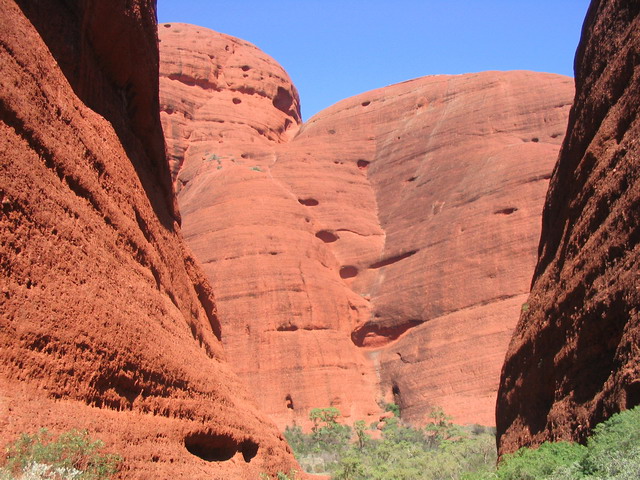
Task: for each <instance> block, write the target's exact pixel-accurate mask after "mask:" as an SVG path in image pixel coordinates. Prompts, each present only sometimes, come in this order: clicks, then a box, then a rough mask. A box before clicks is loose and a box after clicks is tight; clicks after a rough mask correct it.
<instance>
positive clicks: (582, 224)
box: [497, 0, 640, 453]
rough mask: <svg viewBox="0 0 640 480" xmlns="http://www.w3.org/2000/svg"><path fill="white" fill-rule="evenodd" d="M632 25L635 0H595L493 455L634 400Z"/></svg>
mask: <svg viewBox="0 0 640 480" xmlns="http://www.w3.org/2000/svg"><path fill="white" fill-rule="evenodd" d="M639 32H640V5H638V2H625V1H616V0H606V1H594V2H592V4H591V6H590V8H589V12H588V14H587V18H586V20H585V24H584V28H583V33H582V39H581V41H580V45H579V47H578V51H577V54H576V61H575V69H576V80H575V83H576V97H575V103H574V106H573V108H572V110H571V114H570V118H569V127H568V130H567V136H566V138H565V140H564V143H563V145H562V151H561V153H560V157H559V160H558V165H557V167H556V169H555V170H554V173H553V176H552V178H551V183H550V186H549V192H548V194H547V198H546V202H545V206H544V213H543V218H542V236H541V240H540V248H539V257H538V263H537V266H536V270H535V275H534V277H533V287H532V290H531V296H530V297H529V299H528V301H527V305H528V309H527V311H526V312H523V314H522V316H521V318H520V322H519V323H518V326H517V328H516V331H515V335H514V337H513V340H512V342H511V345H510V347H509V351H508V353H507V358H506V363H505V366H504V370H503V372H502V379H501V383H500V393H499V396H498V406H497V418H498V435H499V449H500V452H501V453H508V452H512V451H514V450H516V449H518V448H519V447H521V446H525V445H536V444H539V443H541V442H543V441H545V440H558V439H563V440H577V441H584V440H585V439H586V436H587V435H588V434H589V433H590V431H591V429H592V428H593V427H594V426H595V425H596V424H597V423H599V422H601V421H602V420H604V419H606V418H608V417H609V416H610V415H612V414H613V413H616V412H618V411H620V410H623V409H626V408H631V407H634V406H635V405H638V404H639V403H640V352H639V351H638V345H640V319H639V316H638V305H640V294H639V292H638V285H639V278H638V264H639V261H640V253H639V249H638V242H639V240H640V235H639V232H640V230H639V224H640V173H639V172H640V170H639V169H638V156H639V154H640V144H639V143H638V138H639V137H640V122H639V121H638V110H639V108H640V97H639V96H638V92H640V70H639V69H638V51H640V34H639Z"/></svg>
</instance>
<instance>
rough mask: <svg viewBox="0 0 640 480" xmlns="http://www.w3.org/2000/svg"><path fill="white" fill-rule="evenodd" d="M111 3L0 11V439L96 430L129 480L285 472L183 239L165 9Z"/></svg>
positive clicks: (277, 442)
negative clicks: (168, 134) (170, 158)
mask: <svg viewBox="0 0 640 480" xmlns="http://www.w3.org/2000/svg"><path fill="white" fill-rule="evenodd" d="M106 3H107V2H100V1H83V2H75V3H73V5H72V4H71V3H69V2H55V1H41V2H26V1H18V2H15V1H12V0H0V12H1V13H0V64H1V65H2V76H1V77H0V151H1V154H0V209H1V210H0V245H1V247H0V312H1V313H0V429H1V430H2V432H3V436H2V442H0V443H2V444H3V445H4V444H6V443H7V442H10V441H12V440H13V439H15V438H16V437H17V436H18V435H19V434H21V433H25V432H33V431H35V430H37V429H38V428H40V427H47V428H49V429H51V430H53V431H54V432H60V431H64V430H67V429H70V428H86V429H88V430H89V431H90V432H91V434H92V435H93V436H95V437H97V438H101V439H102V440H104V441H105V443H106V444H107V445H108V446H109V449H110V450H112V451H115V452H118V453H120V454H121V455H123V456H124V459H125V463H124V470H123V472H122V473H121V477H122V478H141V479H142V478H154V477H158V478H183V479H187V478H188V479H192V478H198V477H201V476H202V475H205V476H207V478H219V479H223V478H224V479H226V478H239V479H240V478H247V479H249V478H251V479H254V478H257V477H258V475H259V473H260V472H270V473H272V474H275V473H276V472H277V471H278V470H282V471H288V470H289V469H290V468H291V467H293V466H295V461H294V460H293V457H292V456H291V454H290V451H289V448H288V446H287V445H286V443H285V441H284V440H283V438H282V436H281V435H280V434H279V433H278V432H277V431H276V429H275V427H274V426H273V424H272V423H270V422H269V421H268V420H267V419H266V418H265V417H264V416H262V414H260V413H258V411H257V408H256V405H255V403H254V402H253V400H251V397H249V395H248V393H247V392H246V389H245V387H244V386H243V384H242V383H241V382H240V381H239V379H238V378H237V376H236V375H235V374H234V373H233V372H232V371H231V369H230V367H229V365H228V364H227V362H226V360H225V355H224V353H223V349H222V345H221V343H220V341H219V338H220V335H221V332H220V324H219V321H218V318H217V312H216V307H215V305H214V303H213V296H212V290H211V287H210V284H209V282H208V281H207V280H206V279H205V276H204V274H203V273H202V271H201V269H200V267H199V266H198V265H197V264H196V262H195V260H194V259H193V257H192V256H191V254H190V253H189V251H188V250H187V249H186V247H185V246H184V245H183V243H182V239H181V233H180V229H179V226H178V223H177V210H176V208H175V201H174V198H173V195H172V187H171V177H170V175H169V169H168V168H167V163H166V158H165V156H164V146H163V137H162V130H161V124H160V120H159V114H158V109H157V107H158V100H157V95H158V87H157V86H158V81H157V73H158V50H157V43H156V28H155V3H154V2H152V1H143V0H134V1H127V2H125V1H118V2H108V3H109V6H108V7H107V6H106Z"/></svg>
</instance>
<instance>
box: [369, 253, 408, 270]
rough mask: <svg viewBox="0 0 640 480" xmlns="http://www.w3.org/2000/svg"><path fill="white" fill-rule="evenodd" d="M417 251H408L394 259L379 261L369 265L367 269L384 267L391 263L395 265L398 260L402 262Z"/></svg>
mask: <svg viewBox="0 0 640 480" xmlns="http://www.w3.org/2000/svg"><path fill="white" fill-rule="evenodd" d="M419 251H420V250H410V251H408V252H405V253H402V254H400V255H396V256H395V257H390V258H386V259H384V260H380V261H379V262H376V263H372V264H371V265H369V268H373V269H375V268H382V267H386V266H387V265H391V264H392V263H396V262H399V261H400V260H404V259H405V258H409V257H411V256H413V255H415V254H416V253H418V252H419Z"/></svg>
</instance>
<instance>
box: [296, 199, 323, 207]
mask: <svg viewBox="0 0 640 480" xmlns="http://www.w3.org/2000/svg"><path fill="white" fill-rule="evenodd" d="M298 202H299V203H301V204H302V205H304V206H305V207H315V206H316V205H318V204H319V203H320V202H318V200H316V199H315V198H299V199H298Z"/></svg>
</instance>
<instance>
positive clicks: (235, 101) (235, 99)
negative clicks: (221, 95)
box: [233, 97, 242, 105]
mask: <svg viewBox="0 0 640 480" xmlns="http://www.w3.org/2000/svg"><path fill="white" fill-rule="evenodd" d="M233 103H235V104H236V105H238V104H239V103H242V100H240V99H239V98H238V97H235V98H234V99H233Z"/></svg>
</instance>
